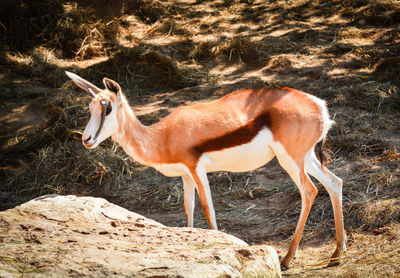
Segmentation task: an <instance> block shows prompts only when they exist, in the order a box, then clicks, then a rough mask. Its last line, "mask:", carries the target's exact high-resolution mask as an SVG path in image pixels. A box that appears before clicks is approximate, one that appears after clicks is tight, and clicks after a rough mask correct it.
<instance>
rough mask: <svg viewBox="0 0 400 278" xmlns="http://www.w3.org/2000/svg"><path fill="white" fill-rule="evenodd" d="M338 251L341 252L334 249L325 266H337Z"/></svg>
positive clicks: (338, 262) (338, 260) (338, 263)
mask: <svg viewBox="0 0 400 278" xmlns="http://www.w3.org/2000/svg"><path fill="white" fill-rule="evenodd" d="M340 253H341V252H339V251H338V250H336V251H335V252H334V253H333V255H332V257H331V259H330V261H329V264H328V266H327V267H332V266H338V265H340Z"/></svg>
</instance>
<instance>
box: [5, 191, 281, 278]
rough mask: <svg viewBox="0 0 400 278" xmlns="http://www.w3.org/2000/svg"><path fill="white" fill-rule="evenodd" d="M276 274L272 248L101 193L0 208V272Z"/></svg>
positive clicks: (60, 274) (51, 274) (46, 274)
mask: <svg viewBox="0 0 400 278" xmlns="http://www.w3.org/2000/svg"><path fill="white" fill-rule="evenodd" d="M21 274H23V276H24V277H75V276H87V277H110V276H111V277H280V276H281V273H280V266H279V260H278V256H277V253H276V251H275V249H274V248H272V247H270V246H265V245H259V246H248V245H247V244H246V243H245V242H243V241H242V240H240V239H238V238H236V237H234V236H231V235H228V234H225V233H223V232H218V231H212V230H203V229H194V228H172V227H166V226H164V225H162V224H160V223H158V222H155V221H153V220H150V219H147V218H145V217H143V216H141V215H139V214H136V213H133V212H130V211H128V210H126V209H124V208H121V207H119V206H117V205H114V204H111V203H109V202H107V201H106V200H104V199H101V198H92V197H76V196H72V195H70V196H59V195H47V196H43V197H39V198H36V199H34V200H32V201H29V202H27V203H25V204H22V205H20V206H17V207H15V208H13V209H9V210H7V211H3V212H0V277H21Z"/></svg>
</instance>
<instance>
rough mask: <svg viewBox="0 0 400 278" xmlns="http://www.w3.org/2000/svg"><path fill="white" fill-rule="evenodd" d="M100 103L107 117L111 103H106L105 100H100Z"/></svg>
mask: <svg viewBox="0 0 400 278" xmlns="http://www.w3.org/2000/svg"><path fill="white" fill-rule="evenodd" d="M100 103H101V105H103V107H105V108H106V116H107V115H108V114H110V113H111V110H112V106H111V103H110V102H108V101H106V100H104V99H102V100H100Z"/></svg>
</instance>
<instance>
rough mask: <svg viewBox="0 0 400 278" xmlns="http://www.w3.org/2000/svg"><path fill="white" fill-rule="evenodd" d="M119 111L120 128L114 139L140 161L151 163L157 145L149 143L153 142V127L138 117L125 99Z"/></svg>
mask: <svg viewBox="0 0 400 278" xmlns="http://www.w3.org/2000/svg"><path fill="white" fill-rule="evenodd" d="M117 113H118V114H117V118H118V130H117V132H116V133H115V134H113V136H112V139H113V140H114V141H116V142H117V143H118V144H119V145H120V146H121V147H122V148H123V149H124V151H125V152H126V153H127V154H128V155H130V156H131V157H132V158H134V159H135V160H137V161H138V162H140V163H142V164H147V165H148V164H151V161H152V160H153V157H154V155H155V151H154V150H155V148H154V147H155V146H152V145H151V144H149V142H153V140H151V138H152V137H153V136H152V132H151V128H150V127H147V126H144V125H143V124H142V123H141V122H140V121H139V120H138V119H137V118H136V116H135V113H134V112H133V110H132V108H131V107H130V106H129V104H128V102H127V101H126V100H125V99H123V100H122V101H121V103H120V107H119V108H118V112H117Z"/></svg>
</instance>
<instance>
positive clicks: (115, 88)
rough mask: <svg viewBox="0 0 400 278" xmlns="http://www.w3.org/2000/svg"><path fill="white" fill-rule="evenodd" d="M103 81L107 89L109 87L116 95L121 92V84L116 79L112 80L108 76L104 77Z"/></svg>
mask: <svg viewBox="0 0 400 278" xmlns="http://www.w3.org/2000/svg"><path fill="white" fill-rule="evenodd" d="M103 83H104V86H105V87H106V89H108V90H109V91H110V92H113V93H115V94H116V95H118V94H120V93H121V86H119V84H118V83H117V82H115V81H114V80H111V79H109V78H107V77H104V78H103Z"/></svg>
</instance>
